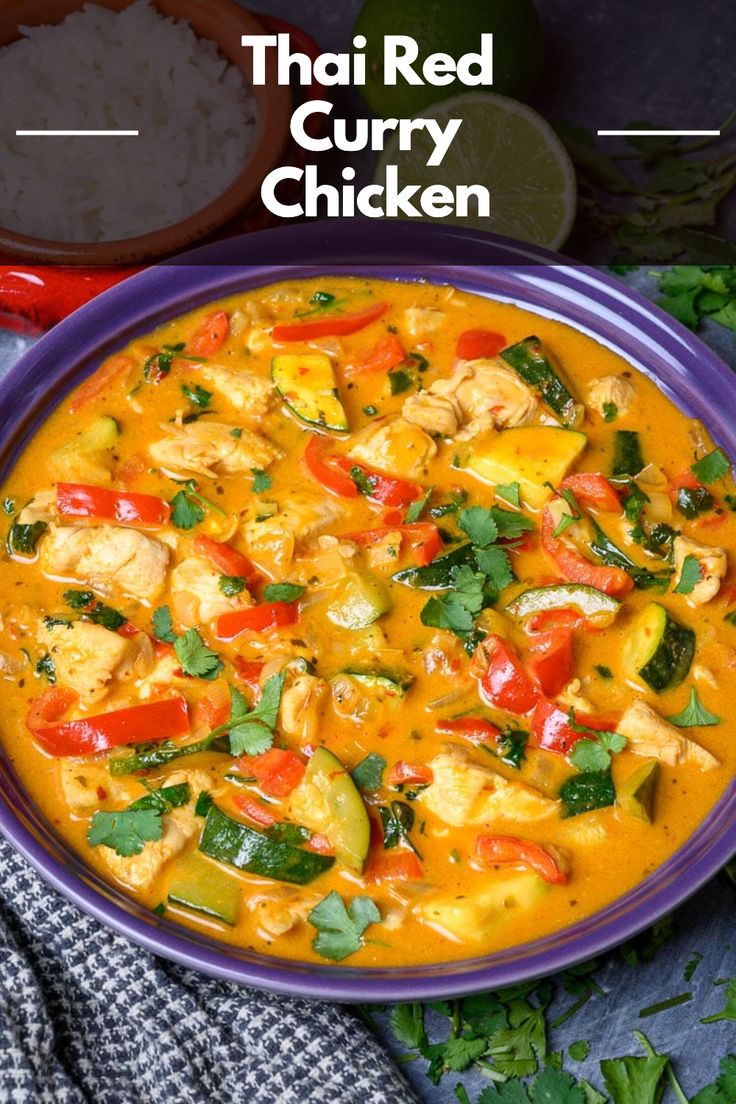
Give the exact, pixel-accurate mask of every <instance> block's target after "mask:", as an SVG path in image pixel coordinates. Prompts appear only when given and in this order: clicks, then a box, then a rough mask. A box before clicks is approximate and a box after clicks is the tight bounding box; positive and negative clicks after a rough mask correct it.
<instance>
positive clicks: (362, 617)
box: [327, 571, 391, 629]
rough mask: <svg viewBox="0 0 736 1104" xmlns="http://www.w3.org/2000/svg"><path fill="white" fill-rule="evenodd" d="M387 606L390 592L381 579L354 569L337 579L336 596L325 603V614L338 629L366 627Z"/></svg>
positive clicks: (389, 600)
mask: <svg viewBox="0 0 736 1104" xmlns="http://www.w3.org/2000/svg"><path fill="white" fill-rule="evenodd" d="M390 609H391V596H390V595H389V593H388V589H387V587H386V585H385V583H384V582H383V581H382V580H381V579H373V578H369V577H368V576H367V575H362V574H360V572H358V571H355V572H351V573H350V574H349V575H347V576H346V577H345V579H344V580H343V581H342V582H341V583H340V585H339V587H338V590H337V597H336V598H335V600H334V601H333V602H331V603H330V605H329V606H328V607H327V616H328V617H329V619H330V621H332V623H333V625H339V626H340V628H341V629H366V628H368V626H369V625H372V624H373V622H374V621H377V620H378V618H379V617H382V616H383V614H384V613H388V611H389V610H390Z"/></svg>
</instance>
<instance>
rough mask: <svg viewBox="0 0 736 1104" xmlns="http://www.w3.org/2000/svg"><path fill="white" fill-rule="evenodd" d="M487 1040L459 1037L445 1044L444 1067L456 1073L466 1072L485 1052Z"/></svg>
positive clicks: (465, 1036) (466, 1036)
mask: <svg viewBox="0 0 736 1104" xmlns="http://www.w3.org/2000/svg"><path fill="white" fill-rule="evenodd" d="M486 1046H487V1043H486V1040H485V1039H475V1038H473V1037H472V1036H468V1035H458V1036H457V1038H454V1039H448V1040H447V1042H446V1043H445V1053H444V1066H445V1069H447V1070H452V1071H453V1072H454V1073H461V1072H462V1071H463V1070H466V1069H467V1068H468V1066H469V1065H470V1063H471V1062H474V1061H475V1059H476V1058H480V1056H481V1054H483V1053H484V1052H485V1049H486Z"/></svg>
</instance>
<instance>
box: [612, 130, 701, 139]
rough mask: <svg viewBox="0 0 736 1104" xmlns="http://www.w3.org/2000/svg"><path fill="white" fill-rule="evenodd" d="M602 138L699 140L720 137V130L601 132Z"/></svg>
mask: <svg viewBox="0 0 736 1104" xmlns="http://www.w3.org/2000/svg"><path fill="white" fill-rule="evenodd" d="M597 134H598V136H599V137H600V138H629V137H632V138H699V137H713V138H718V137H720V134H721V132H720V130H599V131H597Z"/></svg>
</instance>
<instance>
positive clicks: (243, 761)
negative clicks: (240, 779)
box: [233, 748, 307, 797]
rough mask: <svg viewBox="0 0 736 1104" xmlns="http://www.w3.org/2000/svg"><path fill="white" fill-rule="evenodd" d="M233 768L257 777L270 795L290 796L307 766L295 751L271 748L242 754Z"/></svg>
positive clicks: (263, 789)
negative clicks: (256, 753) (260, 751)
mask: <svg viewBox="0 0 736 1104" xmlns="http://www.w3.org/2000/svg"><path fill="white" fill-rule="evenodd" d="M233 769H234V770H236V771H238V772H239V773H240V774H244V775H246V776H247V777H249V778H250V777H253V778H255V779H256V781H257V782H258V785H259V787H260V788H261V790H262V791H263V793H265V794H269V796H270V797H288V795H289V794H290V793H291V791H292V790H293V789H294V788H295V787H296V786H298V785H299V783H300V782H301V780H302V777H303V776H304V772H305V770H306V769H307V768H306V764H305V763H304V761H303V760H302V759H300V758H299V756H298V755H296V754H295V752H293V751H287V750H285V749H284V748H271V749H270V750H269V751H264V753H263V755H243V756H241V758H240V759H238V760H237V761H236V762H235V763H234V764H233Z"/></svg>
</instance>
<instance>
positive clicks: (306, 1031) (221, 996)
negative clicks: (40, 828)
mask: <svg viewBox="0 0 736 1104" xmlns="http://www.w3.org/2000/svg"><path fill="white" fill-rule="evenodd" d="M98 1101H100V1102H101V1101H104V1102H105V1104H159V1102H160V1104H220V1102H222V1104H240V1102H243V1104H245V1102H247V1104H332V1102H333V1101H334V1102H337V1101H340V1102H341V1104H412V1102H413V1101H414V1097H413V1096H412V1094H411V1093H410V1091H409V1089H408V1088H407V1086H406V1084H405V1083H404V1081H403V1080H402V1078H401V1076H400V1074H399V1073H398V1071H397V1070H396V1068H395V1067H394V1066H393V1064H392V1062H391V1060H390V1058H389V1057H388V1056H387V1055H386V1054H385V1052H384V1051H383V1050H381V1048H380V1046H379V1045H378V1043H377V1042H376V1041H375V1040H374V1039H373V1038H372V1037H371V1036H370V1034H369V1033H368V1032H367V1031H366V1029H365V1028H364V1027H363V1025H362V1023H361V1022H360V1021H359V1020H358V1018H357V1017H356V1016H355V1015H354V1013H352V1012H351V1011H350V1010H349V1009H348V1008H345V1007H341V1006H340V1005H329V1004H317V1003H310V1002H308V1001H300V1000H289V999H286V998H281V997H272V996H267V995H265V994H263V993H259V992H257V991H255V990H253V989H243V988H239V987H238V986H236V985H231V984H229V983H226V982H219V981H213V980H211V979H209V978H205V977H201V976H200V975H199V974H196V973H193V972H192V971H191V970H185V969H183V968H182V967H180V966H174V965H172V964H170V963H169V962H166V961H164V960H162V959H159V958H156V957H154V956H153V955H151V954H148V953H147V952H146V951H143V950H140V949H139V948H138V947H136V946H135V945H134V944H132V943H129V942H128V941H127V940H126V939H123V938H122V937H121V936H118V935H115V934H113V933H112V932H110V931H108V930H107V929H106V928H104V927H102V926H101V925H100V924H98V923H97V922H96V921H95V920H93V919H91V918H90V917H88V916H86V915H85V914H84V913H82V912H80V911H79V909H77V908H76V907H75V906H74V905H72V904H71V903H70V902H68V901H67V900H66V899H65V898H64V897H62V896H60V895H59V894H58V893H56V892H55V891H54V890H52V889H51V888H49V887H48V886H47V885H46V884H45V883H44V882H43V881H42V880H41V879H40V878H39V877H38V875H37V874H36V873H35V871H34V870H32V869H31V867H29V866H28V864H27V863H26V862H25V861H24V860H23V859H21V858H20V856H19V855H17V854H16V853H15V851H14V850H13V849H12V848H11V847H10V846H9V845H8V844H7V843H5V841H4V840H2V839H0V1102H1V1104H91V1102H98Z"/></svg>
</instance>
